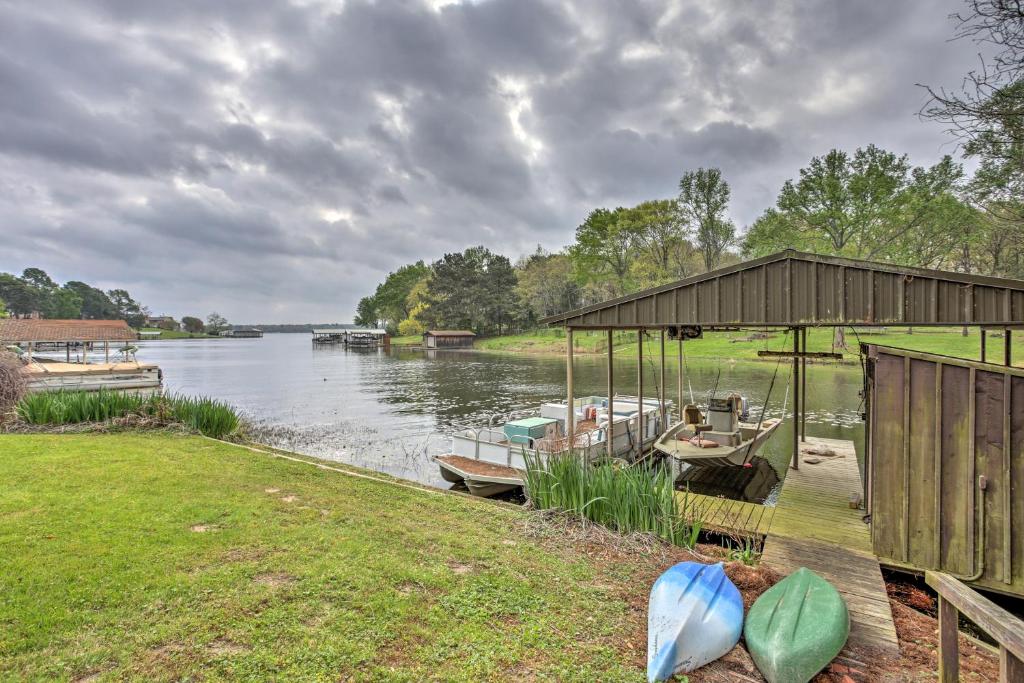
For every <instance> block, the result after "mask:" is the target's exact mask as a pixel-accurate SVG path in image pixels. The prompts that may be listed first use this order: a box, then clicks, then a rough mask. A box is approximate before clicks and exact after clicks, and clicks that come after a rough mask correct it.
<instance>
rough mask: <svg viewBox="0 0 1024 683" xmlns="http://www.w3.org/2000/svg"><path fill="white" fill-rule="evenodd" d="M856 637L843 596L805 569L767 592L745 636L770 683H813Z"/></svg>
mask: <svg viewBox="0 0 1024 683" xmlns="http://www.w3.org/2000/svg"><path fill="white" fill-rule="evenodd" d="M849 635H850V614H849V612H847V611H846V603H845V602H844V601H843V598H842V596H840V595H839V592H838V591H837V590H836V589H835V588H834V587H833V586H832V584H830V583H829V582H828V581H826V580H825V579H823V578H821V577H820V576H818V575H817V574H815V573H814V572H812V571H811V570H810V569H807V568H806V567H801V568H800V569H797V570H796V571H795V572H793V573H792V574H790V575H789V576H787V577H786V578H784V579H783V580H782V581H779V582H778V583H777V584H775V585H774V586H772V587H771V588H769V589H768V590H766V591H765V592H764V594H763V595H761V597H759V598H758V599H757V602H755V603H754V605H753V606H752V607H751V608H750V611H749V612H748V613H747V622H746V625H745V626H744V627H743V637H744V639H745V640H746V641H747V650H749V651H750V656H751V657H752V658H753V659H754V663H755V664H757V668H758V669H760V670H761V674H762V675H764V677H765V678H766V679H767V680H768V683H807V681H809V680H811V678H813V677H814V675H815V674H817V673H818V672H819V671H821V670H822V669H824V668H825V667H826V666H828V664H829V662H831V661H832V660H833V659H834V658H835V656H836V655H838V654H839V651H840V650H842V649H843V646H844V645H845V644H846V638H847V636H849Z"/></svg>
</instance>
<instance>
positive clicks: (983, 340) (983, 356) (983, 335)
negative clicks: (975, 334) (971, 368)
mask: <svg viewBox="0 0 1024 683" xmlns="http://www.w3.org/2000/svg"><path fill="white" fill-rule="evenodd" d="M978 329H980V330H981V362H982V363H984V362H986V359H985V328H984V327H981V328H978Z"/></svg>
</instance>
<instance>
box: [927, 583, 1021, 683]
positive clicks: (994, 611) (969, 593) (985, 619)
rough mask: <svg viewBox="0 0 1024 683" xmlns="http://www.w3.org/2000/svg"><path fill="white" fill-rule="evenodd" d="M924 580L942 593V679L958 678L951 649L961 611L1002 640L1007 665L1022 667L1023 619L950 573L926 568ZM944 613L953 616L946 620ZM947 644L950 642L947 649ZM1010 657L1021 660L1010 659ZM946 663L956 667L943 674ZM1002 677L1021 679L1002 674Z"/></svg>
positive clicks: (994, 636)
mask: <svg viewBox="0 0 1024 683" xmlns="http://www.w3.org/2000/svg"><path fill="white" fill-rule="evenodd" d="M924 580H925V583H927V584H928V585H929V586H931V587H932V588H934V589H935V591H936V592H937V593H938V594H939V666H940V669H939V671H940V675H939V679H940V680H942V681H947V680H949V681H955V680H956V673H957V671H956V668H955V666H956V663H957V660H956V658H955V657H951V656H949V655H948V651H949V650H950V649H951V650H953V652H954V654H955V652H956V650H955V648H956V633H957V630H956V629H957V619H956V614H957V613H958V612H959V613H962V614H963V615H964V616H965V617H967V618H968V619H970V620H971V621H973V622H974V623H975V624H977V625H978V627H979V628H981V630H983V631H985V632H986V633H987V634H989V635H990V636H992V639H993V640H995V641H996V642H997V643H998V644H999V647H1000V651H1001V655H1000V660H1004V659H1006V660H1007V668H1008V669H1010V670H1016V671H1020V660H1024V621H1022V620H1021V619H1019V618H1017V617H1015V616H1014V615H1013V614H1011V613H1010V612H1007V611H1006V610H1005V609H1003V608H1002V607H1000V606H999V605H997V604H995V603H994V602H992V601H991V600H989V599H988V598H986V597H985V596H983V595H982V594H981V593H979V592H978V591H976V590H973V589H971V588H970V587H969V586H967V585H966V584H964V583H963V582H961V581H959V580H957V579H955V578H953V577H952V576H950V575H949V574H944V573H941V572H932V571H926V572H925V573H924ZM944 606H945V609H944ZM943 614H946V615H947V617H951V618H947V620H946V621H945V623H944V622H943V618H942V617H943ZM947 645H949V648H948V649H947ZM1002 652H1005V653H1006V656H1005V657H1004V656H1003V655H1002ZM1010 657H1012V658H1014V659H1016V660H1018V661H1017V662H1012V661H1009V658H1010ZM943 664H946V665H947V666H950V667H954V668H953V670H952V672H951V673H952V676H951V677H950V676H947V675H944V673H943V670H942V665H943ZM1000 668H1002V666H1001V667H1000ZM1001 680H1020V679H1019V678H1018V679H1012V678H1010V679H1006V678H1003V679H1001Z"/></svg>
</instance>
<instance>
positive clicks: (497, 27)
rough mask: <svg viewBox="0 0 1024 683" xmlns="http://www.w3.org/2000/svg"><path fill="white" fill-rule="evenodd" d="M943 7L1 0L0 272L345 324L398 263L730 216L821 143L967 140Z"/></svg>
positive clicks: (920, 156) (926, 154) (913, 145)
mask: <svg viewBox="0 0 1024 683" xmlns="http://www.w3.org/2000/svg"><path fill="white" fill-rule="evenodd" d="M961 6H962V3H960V2H957V1H952V2H947V1H945V0H906V1H903V0H901V1H900V2H886V1H883V0H878V1H874V0H870V1H867V2H850V1H849V0H792V1H780V2H753V1H742V0H736V1H734V2H728V3H727V2H713V3H712V2H706V1H704V0H674V1H669V0H664V1H662V2H649V1H644V2H625V1H618V2H615V1H612V0H600V1H599V0H577V1H567V2H560V1H557V0H482V1H479V2H461V3H451V2H443V1H438V0H420V1H411V0H410V1H408V2H407V1H403V0H379V1H378V2H367V1H366V0H292V1H291V2H284V1H283V0H282V1H280V2H276V3H274V2H263V3H253V2H250V1H248V0H222V1H220V2H217V1H215V0H175V1H174V2H167V1H166V0H155V1H151V0H82V1H71V0H61V1H59V2H50V1H48V0H26V1H24V2H18V1H14V2H9V1H6V0H0V235H2V239H0V271H8V272H20V271H21V270H22V269H24V268H25V267H27V266H38V267H41V268H44V269H45V270H47V271H48V272H49V273H50V274H51V276H53V277H54V278H55V279H57V280H59V281H61V282H63V281H65V280H69V279H79V280H85V281H88V282H92V283H96V284H99V285H101V286H102V287H104V288H111V287H115V286H117V287H126V288H127V289H129V291H131V292H132V293H133V295H135V296H136V298H138V299H140V300H141V301H142V302H143V303H145V304H147V305H148V306H149V307H150V308H151V309H152V311H153V312H154V313H169V314H173V315H175V316H181V315H189V314H192V315H200V316H202V317H205V315H206V314H207V313H209V312H210V311H212V310H217V311H219V312H221V313H222V314H224V315H226V316H227V317H228V318H229V319H230V320H232V321H233V322H239V323H243V322H250V323H255V322H328V321H348V320H351V317H352V313H353V309H354V306H355V303H356V301H357V300H358V299H359V297H360V296H362V295H363V294H366V293H368V291H372V288H373V287H374V286H375V284H376V283H377V282H378V281H379V280H380V279H381V278H382V277H383V276H384V275H385V274H386V273H387V272H388V271H389V270H392V269H394V268H395V267H397V266H399V265H402V264H403V263H407V262H410V261H415V260H417V259H424V260H427V261H430V260H434V259H436V258H438V257H439V256H440V255H442V254H443V253H445V252H449V251H456V250H461V249H463V248H465V247H467V246H470V245H473V244H484V245H486V246H488V247H490V248H492V249H495V250H498V251H501V252H503V253H505V254H507V255H508V256H510V257H512V258H513V259H514V258H515V257H517V256H518V255H519V254H522V253H524V252H527V251H531V250H532V249H533V248H535V247H536V245H537V244H541V245H543V246H544V247H545V248H548V249H558V248H560V247H562V246H564V245H566V244H568V243H570V242H571V241H572V237H573V231H574V229H575V227H576V225H577V224H578V223H579V222H580V221H581V220H582V218H583V217H585V216H586V214H587V213H588V211H589V210H590V209H592V208H594V207H598V206H607V207H613V206H616V205H625V204H630V203H636V202H638V201H642V200H645V199H653V198H665V197H670V196H673V195H674V194H675V190H676V185H677V183H678V179H679V177H680V175H681V174H682V173H683V172H684V171H685V170H687V169H693V168H697V167H700V166H718V167H720V168H721V169H722V170H723V172H724V174H725V176H726V178H727V179H728V180H729V182H730V183H731V184H732V187H733V203H732V206H731V213H732V215H733V218H734V219H735V220H736V221H737V223H738V224H739V225H741V226H742V225H746V224H748V223H749V222H750V221H752V220H753V219H754V218H755V217H756V216H757V215H758V214H759V213H760V212H761V211H762V210H763V209H764V208H765V207H766V206H768V205H770V204H771V203H772V202H773V201H774V199H775V196H776V194H777V192H778V189H779V186H780V185H781V183H782V182H783V181H784V180H786V179H787V178H790V177H793V176H794V175H796V173H797V170H798V169H799V168H800V167H801V166H802V165H805V164H806V162H807V161H808V160H809V159H810V158H811V157H812V156H814V155H819V154H822V153H824V152H826V151H828V150H829V149H830V148H832V147H840V148H844V149H848V150H852V149H853V148H855V147H857V146H860V145H865V144H868V143H872V142H873V143H876V144H878V145H881V146H883V147H886V148H888V149H891V150H893V151H898V152H906V153H908V154H909V155H910V157H911V161H912V162H913V163H915V164H930V163H934V162H935V161H936V160H937V159H938V158H939V157H940V156H941V155H942V154H945V153H951V152H955V150H954V148H953V147H952V146H951V145H950V142H949V138H948V137H947V136H946V135H945V134H944V133H943V132H942V129H941V127H939V126H937V125H935V124H928V123H922V122H921V121H920V120H918V118H917V116H916V113H917V111H918V109H919V108H920V106H921V104H922V102H923V101H924V96H923V93H922V91H921V90H920V89H919V88H917V87H915V83H930V84H940V85H947V86H950V85H951V86H956V85H958V83H959V81H960V78H961V77H962V75H963V73H964V72H965V70H966V69H967V68H969V67H970V66H971V65H973V64H974V63H975V60H976V56H975V55H976V47H975V46H973V45H971V44H970V43H966V42H949V40H948V39H949V37H950V36H951V34H952V31H953V28H954V24H953V23H952V22H951V21H950V20H949V19H948V16H947V15H948V14H949V13H950V12H953V11H956V10H958V9H960V8H961Z"/></svg>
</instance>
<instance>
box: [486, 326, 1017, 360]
mask: <svg viewBox="0 0 1024 683" xmlns="http://www.w3.org/2000/svg"><path fill="white" fill-rule="evenodd" d="M750 336H751V332H749V331H741V332H708V333H705V334H704V337H703V338H702V339H694V340H690V341H687V342H686V343H685V352H686V354H687V356H689V357H691V358H721V359H735V360H754V359H757V357H758V356H757V352H758V351H759V350H764V349H768V350H775V351H777V350H791V349H792V346H793V337H792V335H790V336H788V337H787V336H786V335H785V333H782V332H772V333H770V336H769V338H768V339H749V337H750ZM573 337H574V347H575V349H576V352H577V353H604V352H605V351H606V349H607V333H606V332H582V331H577V332H576V333H575V334H574V335H573ZM858 339H859V340H860V341H864V342H869V343H877V344H885V345H889V346H899V347H903V348H910V349H916V350H919V351H929V352H932V353H941V354H945V355H950V356H957V357H960V358H972V359H977V358H979V348H980V340H979V338H978V330H976V329H971V330H969V333H968V336H966V337H964V336H962V334H961V330H960V328H921V327H919V328H915V329H914V331H913V333H908V332H907V328H905V327H889V328H885V329H884V330H881V329H869V328H860V329H858V330H857V331H856V334H854V333H853V332H851V331H850V330H849V329H847V331H846V342H847V345H848V346H849V351H848V352H847V353H848V356H849V357H850V358H856V354H857V342H858ZM1020 341H1021V340H1020V338H1019V335H1018V339H1016V340H1015V344H1014V351H1015V353H1014V355H1015V356H1016V357H1015V358H1014V364H1015V365H1024V346H1021V349H1019V350H1018V349H1017V345H1018V344H1020ZM614 346H615V353H617V354H636V332H616V333H615V335H614ZM475 347H476V348H477V349H481V350H485V351H503V352H510V353H512V352H514V353H531V352H532V353H558V354H564V353H565V331H564V330H562V329H552V330H537V331H534V332H529V333H525V334H518V335H509V336H504V337H491V338H488V339H479V340H477V342H476V344H475ZM807 348H808V350H809V351H831V350H832V329H831V328H815V329H809V330H808V332H807ZM676 349H677V343H676V342H672V341H670V342H667V344H666V353H667V355H668V357H669V360H670V361H671V360H672V359H674V358H675V357H676V353H677V352H676ZM644 350H645V352H648V353H651V352H653V353H657V352H658V341H657V335H656V333H655V334H654V336H653V337H652V338H651V340H650V341H648V342H647V343H646V346H645V349H644ZM987 355H988V360H990V361H993V362H997V363H1001V362H1002V358H1003V337H1002V333H999V334H998V335H997V336H992V335H990V336H989V338H988V343H987Z"/></svg>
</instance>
